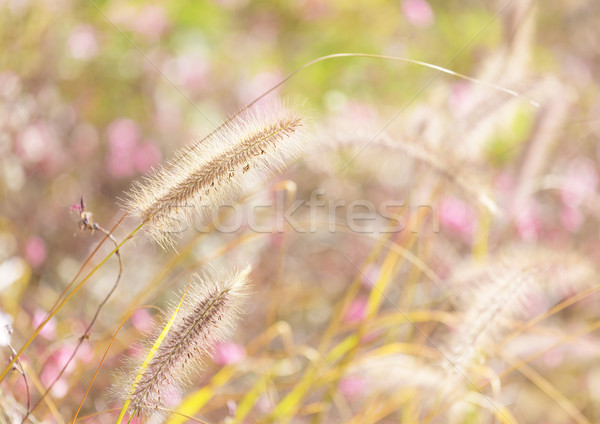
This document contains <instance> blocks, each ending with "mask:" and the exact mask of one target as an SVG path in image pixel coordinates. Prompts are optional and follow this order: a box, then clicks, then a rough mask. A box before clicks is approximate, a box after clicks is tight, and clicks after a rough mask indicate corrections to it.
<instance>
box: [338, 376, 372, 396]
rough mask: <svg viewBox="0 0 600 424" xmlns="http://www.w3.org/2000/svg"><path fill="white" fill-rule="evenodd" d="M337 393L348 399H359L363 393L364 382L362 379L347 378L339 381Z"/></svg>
mask: <svg viewBox="0 0 600 424" xmlns="http://www.w3.org/2000/svg"><path fill="white" fill-rule="evenodd" d="M338 389H339V391H340V392H341V393H342V394H343V395H344V396H346V397H347V398H350V399H355V398H357V397H360V396H361V395H362V394H363V393H364V391H365V382H364V381H363V379H362V378H359V377H353V376H347V377H344V378H342V379H341V380H340V383H339V385H338Z"/></svg>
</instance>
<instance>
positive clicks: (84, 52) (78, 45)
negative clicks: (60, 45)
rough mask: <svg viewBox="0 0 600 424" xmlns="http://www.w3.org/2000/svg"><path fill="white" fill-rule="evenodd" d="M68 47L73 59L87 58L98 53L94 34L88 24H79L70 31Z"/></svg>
mask: <svg viewBox="0 0 600 424" xmlns="http://www.w3.org/2000/svg"><path fill="white" fill-rule="evenodd" d="M68 43H69V49H70V50H71V56H73V57H74V58H75V59H80V60H88V59H91V58H93V57H94V56H96V54H98V42H97V41H96V34H95V32H94V29H93V28H92V27H91V26H90V25H79V26H77V27H75V28H74V29H73V31H71V35H70V36H69V41H68Z"/></svg>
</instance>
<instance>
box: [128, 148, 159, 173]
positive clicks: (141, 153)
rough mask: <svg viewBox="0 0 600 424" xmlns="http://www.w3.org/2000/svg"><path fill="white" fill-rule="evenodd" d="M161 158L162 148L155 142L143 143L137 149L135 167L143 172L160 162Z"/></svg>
mask: <svg viewBox="0 0 600 424" xmlns="http://www.w3.org/2000/svg"><path fill="white" fill-rule="evenodd" d="M161 158H162V155H161V152H160V149H159V148H158V147H157V146H156V145H155V144H153V143H151V142H146V143H143V144H141V145H139V146H138V147H137V149H136V151H135V158H134V161H135V169H136V170H137V171H138V172H141V173H145V172H148V171H150V170H151V169H152V167H153V166H155V165H156V164H158V163H159V162H160V160H161Z"/></svg>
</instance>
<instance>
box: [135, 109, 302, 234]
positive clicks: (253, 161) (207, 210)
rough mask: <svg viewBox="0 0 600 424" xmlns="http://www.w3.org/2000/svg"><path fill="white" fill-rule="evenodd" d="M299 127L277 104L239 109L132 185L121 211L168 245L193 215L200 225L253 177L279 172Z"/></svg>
mask: <svg viewBox="0 0 600 424" xmlns="http://www.w3.org/2000/svg"><path fill="white" fill-rule="evenodd" d="M302 126H303V124H302V118H301V117H300V116H299V115H298V114H296V113H294V112H292V111H290V110H288V109H286V108H284V107H283V106H281V105H274V106H271V107H270V108H267V109H266V110H264V111H263V112H256V111H245V112H244V113H242V114H240V115H239V116H236V117H234V118H233V119H232V120H230V121H228V122H227V123H225V124H224V125H223V126H221V127H220V128H219V129H218V130H217V131H215V132H214V133H212V134H210V135H209V136H208V137H206V138H205V139H204V140H201V142H195V143H193V144H192V145H191V146H190V147H186V148H184V149H182V150H181V151H179V152H178V153H176V155H175V158H174V159H172V160H171V161H170V162H168V163H167V164H166V165H165V166H162V167H160V168H159V169H157V170H156V171H154V172H153V173H151V174H150V175H149V176H146V177H145V179H144V180H143V181H140V182H136V183H134V185H133V188H132V189H131V190H130V192H129V194H128V196H127V200H126V207H127V209H128V210H129V211H130V213H131V214H132V215H134V216H138V217H140V218H141V219H142V221H143V222H144V223H145V224H146V225H145V229H146V231H147V232H148V233H149V234H150V235H151V236H152V237H153V238H154V239H156V240H157V241H158V242H159V243H161V244H163V245H165V244H172V243H173V240H172V237H171V235H172V234H173V233H177V232H180V231H182V225H183V224H184V223H185V224H187V225H190V224H191V222H192V217H193V215H194V214H195V213H199V214H200V220H201V222H199V224H205V223H206V222H207V221H208V219H209V218H210V217H212V215H213V214H214V213H215V210H216V209H218V208H219V207H220V206H222V205H223V204H224V203H226V202H228V201H232V200H235V199H236V198H237V197H239V195H240V194H241V193H242V192H243V190H244V186H245V185H247V184H248V183H249V182H251V181H253V180H255V179H256V177H259V178H261V177H262V178H265V177H268V176H270V175H272V174H273V173H274V172H276V171H280V170H281V169H283V168H284V167H285V165H286V164H287V163H288V162H289V160H291V159H293V158H295V157H296V156H297V154H298V151H299V145H300V143H299V132H300V130H301V128H302Z"/></svg>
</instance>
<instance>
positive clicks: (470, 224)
mask: <svg viewBox="0 0 600 424" xmlns="http://www.w3.org/2000/svg"><path fill="white" fill-rule="evenodd" d="M439 211H440V223H441V224H442V225H443V226H445V227H448V228H450V229H451V230H453V231H455V232H457V233H458V234H460V235H462V236H463V237H464V238H465V240H470V238H471V236H472V235H473V233H474V232H475V222H477V217H476V214H475V211H474V210H473V208H472V207H471V206H469V205H468V204H467V203H465V202H463V201H462V200H461V199H458V198H456V197H452V196H447V197H444V198H443V199H442V200H441V201H440V209H439Z"/></svg>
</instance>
